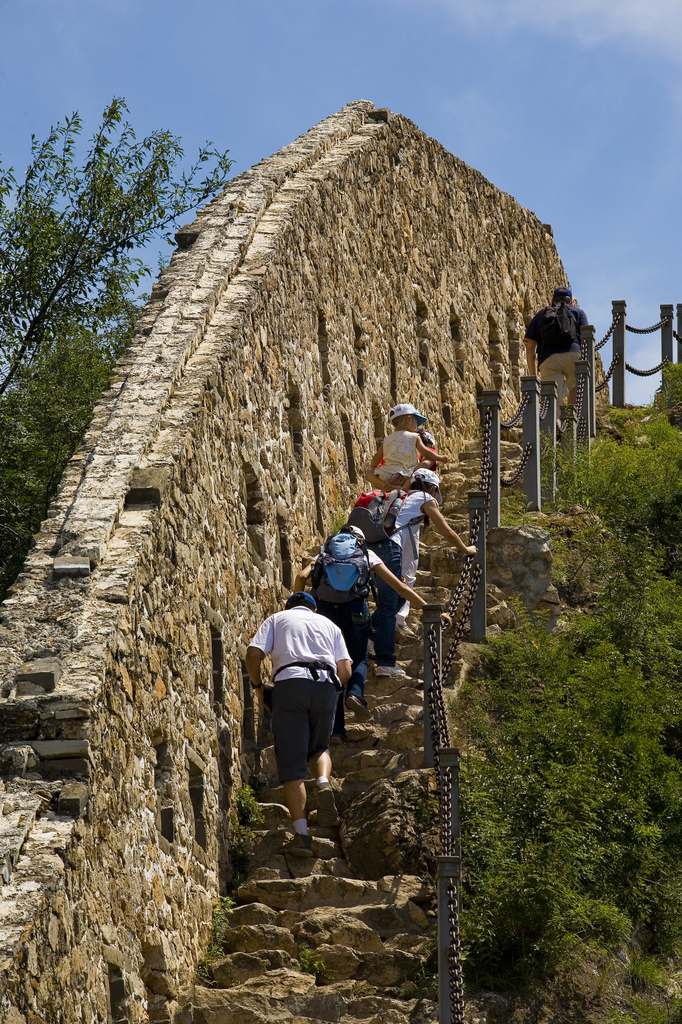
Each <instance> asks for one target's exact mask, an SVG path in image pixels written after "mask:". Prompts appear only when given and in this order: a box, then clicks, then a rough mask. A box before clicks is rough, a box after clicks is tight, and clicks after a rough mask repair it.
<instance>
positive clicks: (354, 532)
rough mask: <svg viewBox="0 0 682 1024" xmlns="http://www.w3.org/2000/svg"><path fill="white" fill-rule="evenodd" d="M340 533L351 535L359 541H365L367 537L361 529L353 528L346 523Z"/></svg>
mask: <svg viewBox="0 0 682 1024" xmlns="http://www.w3.org/2000/svg"><path fill="white" fill-rule="evenodd" d="M339 533H350V534H351V535H352V536H353V537H357V539H358V540H363V541H364V539H365V535H364V533H363V532H362V530H361V529H360V527H359V526H351V525H350V523H346V525H345V526H342V527H341V529H340V530H339Z"/></svg>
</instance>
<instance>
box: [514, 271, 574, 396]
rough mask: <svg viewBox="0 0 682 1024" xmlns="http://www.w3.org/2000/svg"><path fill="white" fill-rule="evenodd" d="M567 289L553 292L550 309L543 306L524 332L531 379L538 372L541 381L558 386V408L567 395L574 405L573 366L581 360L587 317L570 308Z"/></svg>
mask: <svg viewBox="0 0 682 1024" xmlns="http://www.w3.org/2000/svg"><path fill="white" fill-rule="evenodd" d="M572 300H573V292H572V291H571V289H570V288H566V287H563V286H562V287H560V288H555V289H554V295H553V296H552V305H551V306H543V307H542V309H540V310H538V312H537V313H536V314H535V316H534V317H533V319H532V320H531V322H530V323H529V325H528V327H527V328H526V337H525V338H524V341H525V342H526V359H527V361H528V373H529V374H530V376H531V377H534V376H535V375H536V372H537V370H539V371H540V377H541V378H542V380H553V381H556V383H557V391H558V399H559V405H561V404H562V402H563V400H564V398H565V397H566V394H568V404H569V405H575V364H576V363H577V362H578V361H579V359H580V328H581V327H586V326H587V314H586V313H585V311H584V310H583V309H581V308H580V306H573V305H571V302H572Z"/></svg>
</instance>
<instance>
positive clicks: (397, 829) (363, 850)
mask: <svg viewBox="0 0 682 1024" xmlns="http://www.w3.org/2000/svg"><path fill="white" fill-rule="evenodd" d="M437 824H438V813H437V802H436V796H435V792H434V778H433V774H432V773H429V772H427V771H423V770H419V769H417V770H414V771H408V772H403V773H402V774H400V775H398V776H397V778H396V779H395V780H392V781H391V780H389V779H383V780H381V781H379V782H375V783H374V785H372V786H370V788H369V789H368V790H367V791H366V792H365V793H364V794H363V795H361V796H358V797H357V799H356V800H355V801H354V802H353V803H352V804H351V806H350V807H349V808H348V811H347V812H346V817H345V819H344V821H343V824H342V826H341V843H342V845H343V848H344V852H345V854H346V860H347V861H348V864H349V867H350V868H351V870H352V871H353V872H354V874H355V875H356V876H357V877H358V878H367V879H370V878H373V879H379V878H381V877H383V876H384V875H392V874H414V875H424V874H432V873H433V871H434V869H435V858H436V853H437V851H436V839H437Z"/></svg>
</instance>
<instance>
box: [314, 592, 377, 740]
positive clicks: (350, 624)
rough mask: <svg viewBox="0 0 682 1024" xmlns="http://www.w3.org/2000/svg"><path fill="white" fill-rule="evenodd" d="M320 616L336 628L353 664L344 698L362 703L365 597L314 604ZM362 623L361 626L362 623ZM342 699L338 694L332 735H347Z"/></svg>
mask: <svg viewBox="0 0 682 1024" xmlns="http://www.w3.org/2000/svg"><path fill="white" fill-rule="evenodd" d="M317 610H318V612H319V613H320V615H324V617H325V618H326V619H330V620H331V621H332V622H333V623H335V625H337V626H338V627H339V629H340V630H341V632H342V633H343V639H344V640H345V641H346V647H347V648H348V653H349V654H350V658H351V662H352V675H351V677H350V679H349V680H348V682H347V683H346V696H349V695H350V694H353V695H354V696H356V697H359V698H360V699H361V700H362V701H364V699H365V680H366V679H367V641H368V640H369V608H368V607H367V602H366V601H365V599H364V597H356V598H355V600H353V601H348V602H347V603H346V604H328V603H327V602H326V601H318V602H317ZM363 619H364V620H365V622H364V624H363V623H362V620H363ZM343 700H344V696H343V694H342V693H340V694H339V700H338V703H337V705H336V718H335V720H334V733H335V735H337V736H345V735H346V726H345V715H344V710H343Z"/></svg>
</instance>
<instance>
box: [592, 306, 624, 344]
mask: <svg viewBox="0 0 682 1024" xmlns="http://www.w3.org/2000/svg"><path fill="white" fill-rule="evenodd" d="M620 317H621V314H620V313H614V316H613V320H612V321H611V326H610V327H609V329H608V331H607V332H606V334H605V335H604V337H603V338H602V340H601V341H600V342H599V344H598V345H595V346H594V351H595V352H598V351H599V349H600V348H603V347H604V345H605V344H606V342H607V341H608V340H609V338H610V337H611V335H612V334H613V332H614V331H615V329H616V324H618V323H619V322H620Z"/></svg>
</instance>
